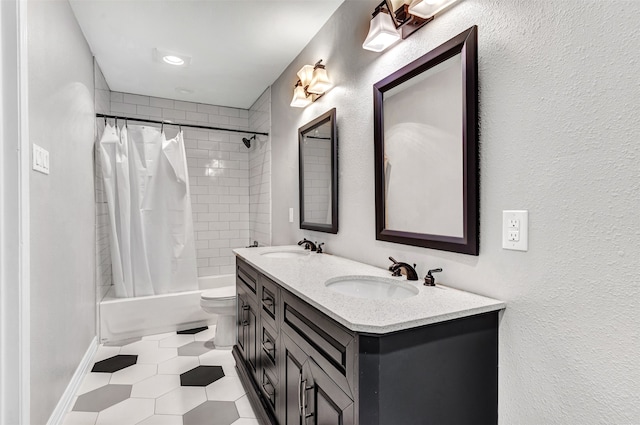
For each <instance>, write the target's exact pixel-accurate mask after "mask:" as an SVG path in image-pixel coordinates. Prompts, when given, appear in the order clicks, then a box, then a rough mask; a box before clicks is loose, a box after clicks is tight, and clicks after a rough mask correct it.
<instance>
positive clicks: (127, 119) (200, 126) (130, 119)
mask: <svg viewBox="0 0 640 425" xmlns="http://www.w3.org/2000/svg"><path fill="white" fill-rule="evenodd" d="M96 118H105V119H114V120H125V121H138V122H148V123H152V124H164V125H177V126H179V127H191V128H202V129H205V130H218V131H230V132H232V133H244V134H259V135H261V136H268V135H269V133H262V132H260V131H249V130H237V129H235V128H222V127H210V126H208V125H198V124H182V123H179V122H172V121H164V120H148V119H145V118H133V117H124V116H121V115H106V114H96Z"/></svg>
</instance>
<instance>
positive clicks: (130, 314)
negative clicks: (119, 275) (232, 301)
mask: <svg viewBox="0 0 640 425" xmlns="http://www.w3.org/2000/svg"><path fill="white" fill-rule="evenodd" d="M235 284H236V281H235V276H234V275H232V274H229V275H222V276H204V277H199V278H198V286H199V288H200V289H199V290H196V291H187V292H176V293H173V294H164V295H153V296H149V297H137V298H116V297H114V294H113V287H111V289H109V292H108V293H107V295H106V296H105V297H104V299H103V300H102V302H100V311H99V313H100V341H101V342H107V341H118V340H123V339H128V338H137V337H141V336H145V335H152V334H157V333H164V332H173V331H180V330H185V329H190V328H195V327H198V326H206V325H215V323H216V319H217V317H216V316H215V315H212V314H207V313H205V312H204V311H202V309H201V308H200V294H201V293H202V291H204V290H206V289H211V288H220V287H223V286H229V285H232V286H235Z"/></svg>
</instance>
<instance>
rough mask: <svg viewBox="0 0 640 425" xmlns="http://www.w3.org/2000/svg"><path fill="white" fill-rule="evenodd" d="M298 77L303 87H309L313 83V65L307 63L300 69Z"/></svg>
mask: <svg viewBox="0 0 640 425" xmlns="http://www.w3.org/2000/svg"><path fill="white" fill-rule="evenodd" d="M297 75H298V79H299V80H300V83H301V84H302V87H307V86H308V85H309V84H310V83H311V78H312V77H313V65H305V66H303V67H302V68H301V69H300V71H298V74H297Z"/></svg>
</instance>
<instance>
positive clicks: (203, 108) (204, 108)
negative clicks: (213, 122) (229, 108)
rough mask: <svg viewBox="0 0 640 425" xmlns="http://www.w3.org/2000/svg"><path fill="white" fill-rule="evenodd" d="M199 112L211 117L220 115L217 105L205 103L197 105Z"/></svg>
mask: <svg viewBox="0 0 640 425" xmlns="http://www.w3.org/2000/svg"><path fill="white" fill-rule="evenodd" d="M196 107H197V110H198V112H202V113H205V114H211V115H219V108H218V106H215V105H207V104H205V103H198V104H197V105H196Z"/></svg>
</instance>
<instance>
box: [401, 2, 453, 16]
mask: <svg viewBox="0 0 640 425" xmlns="http://www.w3.org/2000/svg"><path fill="white" fill-rule="evenodd" d="M458 1H459V0H414V1H413V2H412V3H411V5H409V13H410V14H412V15H416V16H417V17H419V18H422V19H429V18H431V17H432V16H434V15H435V14H436V13H438V12H440V11H441V10H443V9H444V8H446V7H449V6H450V5H452V4H453V3H456V2H458Z"/></svg>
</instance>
